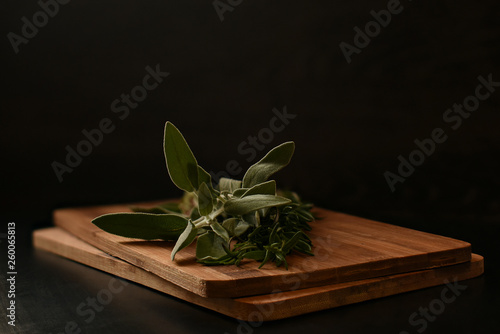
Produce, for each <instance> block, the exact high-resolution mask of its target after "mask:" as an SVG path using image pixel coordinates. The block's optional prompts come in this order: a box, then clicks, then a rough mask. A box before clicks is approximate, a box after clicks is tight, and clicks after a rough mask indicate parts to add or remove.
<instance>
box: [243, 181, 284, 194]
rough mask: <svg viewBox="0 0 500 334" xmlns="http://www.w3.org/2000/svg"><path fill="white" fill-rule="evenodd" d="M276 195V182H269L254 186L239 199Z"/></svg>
mask: <svg viewBox="0 0 500 334" xmlns="http://www.w3.org/2000/svg"><path fill="white" fill-rule="evenodd" d="M259 194H261V195H276V181H274V180H271V181H267V182H262V183H259V184H256V185H255V186H253V187H252V188H250V189H248V190H247V191H246V192H245V193H244V194H243V195H241V197H242V198H243V197H246V196H250V195H259Z"/></svg>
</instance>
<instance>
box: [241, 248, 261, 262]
mask: <svg viewBox="0 0 500 334" xmlns="http://www.w3.org/2000/svg"><path fill="white" fill-rule="evenodd" d="M265 256H266V251H264V250H256V251H250V252H246V253H245V254H243V257H244V258H246V259H252V260H257V261H262V260H264V257H265Z"/></svg>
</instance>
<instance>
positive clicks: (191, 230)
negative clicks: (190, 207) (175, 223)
mask: <svg viewBox="0 0 500 334" xmlns="http://www.w3.org/2000/svg"><path fill="white" fill-rule="evenodd" d="M197 234H198V230H197V229H196V227H195V226H194V225H193V223H192V222H191V221H190V222H189V223H188V224H187V226H186V228H185V229H184V231H183V232H182V234H181V235H180V236H179V239H177V242H176V243H175V246H174V249H172V255H171V258H172V261H173V260H174V259H175V254H177V252H178V251H180V250H181V249H183V248H186V247H187V246H189V245H190V244H191V243H192V242H193V241H194V239H195V238H196V235H197Z"/></svg>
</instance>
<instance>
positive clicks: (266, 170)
mask: <svg viewBox="0 0 500 334" xmlns="http://www.w3.org/2000/svg"><path fill="white" fill-rule="evenodd" d="M294 151H295V143H294V142H292V141H289V142H286V143H283V144H281V145H278V146H276V147H275V148H273V149H272V150H271V151H269V152H268V153H267V154H266V156H265V157H264V158H262V159H261V160H260V161H259V162H257V163H255V164H254V165H252V166H250V168H248V170H247V172H246V173H245V176H244V177H243V188H250V187H253V186H254V185H256V184H259V183H262V182H264V181H267V179H268V178H269V177H270V176H271V175H273V174H274V173H276V172H278V171H279V170H281V169H283V167H285V166H286V165H288V163H290V160H291V159H292V155H293V152H294Z"/></svg>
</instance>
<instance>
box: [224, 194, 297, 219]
mask: <svg viewBox="0 0 500 334" xmlns="http://www.w3.org/2000/svg"><path fill="white" fill-rule="evenodd" d="M290 202H291V201H290V200H289V199H287V198H284V197H279V196H274V195H250V196H247V197H244V198H232V199H230V200H228V201H227V202H226V203H224V211H226V212H227V213H228V214H230V215H233V216H238V215H244V214H245V213H248V212H251V211H255V210H259V209H262V208H269V207H273V206H280V205H285V204H288V203H290Z"/></svg>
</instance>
